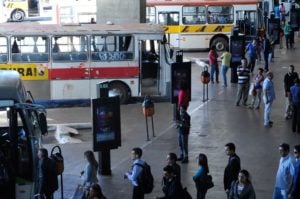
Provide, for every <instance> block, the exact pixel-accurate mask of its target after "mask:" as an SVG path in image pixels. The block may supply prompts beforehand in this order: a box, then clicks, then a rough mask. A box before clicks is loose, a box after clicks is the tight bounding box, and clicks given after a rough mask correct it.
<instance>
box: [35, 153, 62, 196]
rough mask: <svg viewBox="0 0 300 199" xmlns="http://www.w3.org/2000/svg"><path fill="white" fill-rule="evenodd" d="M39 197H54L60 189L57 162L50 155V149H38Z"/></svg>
mask: <svg viewBox="0 0 300 199" xmlns="http://www.w3.org/2000/svg"><path fill="white" fill-rule="evenodd" d="M38 158H39V163H38V189H37V190H38V198H39V199H53V193H54V192H55V191H56V190H57V189H58V180H57V175H56V163H55V162H54V161H53V160H52V159H50V158H49V157H48V150H47V149H45V148H40V149H39V151H38Z"/></svg>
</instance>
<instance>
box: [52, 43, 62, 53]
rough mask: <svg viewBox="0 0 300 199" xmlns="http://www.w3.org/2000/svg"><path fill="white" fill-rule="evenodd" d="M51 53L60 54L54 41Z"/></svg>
mask: <svg viewBox="0 0 300 199" xmlns="http://www.w3.org/2000/svg"><path fill="white" fill-rule="evenodd" d="M52 52H54V53H58V52H60V49H59V46H58V43H56V41H55V43H54V46H53V49H52Z"/></svg>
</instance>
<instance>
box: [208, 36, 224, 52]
mask: <svg viewBox="0 0 300 199" xmlns="http://www.w3.org/2000/svg"><path fill="white" fill-rule="evenodd" d="M211 46H216V50H217V51H223V50H225V49H226V48H228V41H227V40H226V39H224V38H222V37H217V38H215V39H214V40H213V41H212V44H211Z"/></svg>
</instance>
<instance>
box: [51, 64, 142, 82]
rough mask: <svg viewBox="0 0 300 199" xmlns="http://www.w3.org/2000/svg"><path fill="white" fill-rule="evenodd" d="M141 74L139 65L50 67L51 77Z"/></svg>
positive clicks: (131, 75) (77, 77)
mask: <svg viewBox="0 0 300 199" xmlns="http://www.w3.org/2000/svg"><path fill="white" fill-rule="evenodd" d="M138 76H139V67H126V68H124V67H110V68H91V69H90V70H89V68H60V69H49V79H50V80H51V79H99V78H133V77H138Z"/></svg>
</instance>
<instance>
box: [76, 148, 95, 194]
mask: <svg viewBox="0 0 300 199" xmlns="http://www.w3.org/2000/svg"><path fill="white" fill-rule="evenodd" d="M84 158H85V159H86V161H87V163H86V165H85V167H84V169H83V171H81V173H80V175H81V176H82V177H83V186H84V188H85V190H86V195H88V192H89V190H90V188H91V186H92V185H93V184H94V183H97V182H98V178H97V171H98V162H97V161H96V159H95V156H94V153H93V152H92V151H86V152H84Z"/></svg>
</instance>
